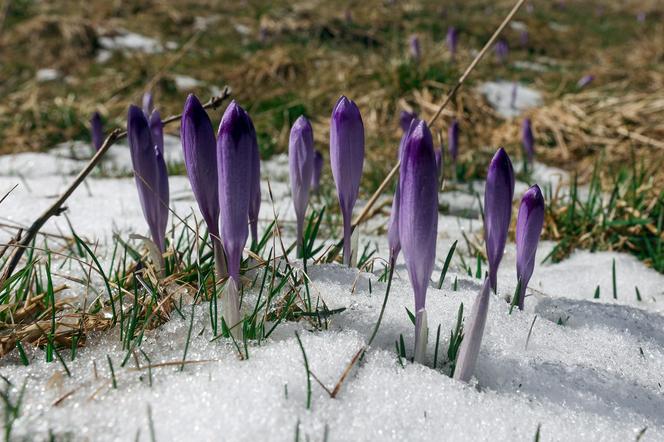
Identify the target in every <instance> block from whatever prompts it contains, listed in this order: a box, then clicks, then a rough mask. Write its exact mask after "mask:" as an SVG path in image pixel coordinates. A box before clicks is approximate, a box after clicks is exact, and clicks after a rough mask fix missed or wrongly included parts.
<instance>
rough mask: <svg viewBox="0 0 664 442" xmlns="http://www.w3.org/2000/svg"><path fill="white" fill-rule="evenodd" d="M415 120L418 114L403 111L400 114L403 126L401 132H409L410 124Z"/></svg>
mask: <svg viewBox="0 0 664 442" xmlns="http://www.w3.org/2000/svg"><path fill="white" fill-rule="evenodd" d="M415 118H417V113H416V112H408V111H405V110H402V111H401V113H400V114H399V125H400V126H401V130H403V131H404V133H406V132H408V129H409V128H410V122H411V121H413V120H414V119H415Z"/></svg>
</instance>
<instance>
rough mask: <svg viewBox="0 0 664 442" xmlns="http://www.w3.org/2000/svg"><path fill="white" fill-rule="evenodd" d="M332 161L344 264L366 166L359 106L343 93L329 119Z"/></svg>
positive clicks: (349, 252) (347, 261)
mask: <svg viewBox="0 0 664 442" xmlns="http://www.w3.org/2000/svg"><path fill="white" fill-rule="evenodd" d="M330 164H331V166H332V176H333V177H334V182H335V184H336V187H337V194H338V196H339V205H340V206H341V213H342V215H343V220H344V264H346V265H350V262H351V246H350V236H351V233H352V232H351V217H352V216H353V207H354V206H355V201H357V194H358V193H359V191H360V179H361V178H362V168H363V167H364V123H362V116H361V115H360V110H359V109H358V108H357V105H356V104H355V103H354V102H353V101H352V100H349V99H348V98H346V97H344V96H342V97H341V98H339V100H338V101H337V104H336V105H335V106H334V110H333V111H332V118H331V119H330Z"/></svg>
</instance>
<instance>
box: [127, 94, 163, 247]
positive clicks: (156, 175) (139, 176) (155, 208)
mask: <svg viewBox="0 0 664 442" xmlns="http://www.w3.org/2000/svg"><path fill="white" fill-rule="evenodd" d="M127 138H128V140H129V150H130V153H131V162H132V166H133V168H134V177H135V179H136V187H137V188H138V197H139V199H140V201H141V208H142V209H143V216H144V217H145V220H146V221H147V223H148V227H149V228H150V235H151V236H152V240H153V241H154V243H155V244H156V245H157V247H158V248H159V250H160V251H161V252H162V253H163V252H164V251H165V248H166V244H165V242H166V241H165V238H166V226H167V223H168V173H167V171H166V163H165V162H164V157H163V155H162V154H161V152H160V151H159V149H157V142H156V140H154V139H153V136H152V132H151V131H150V127H149V126H148V121H147V119H146V118H145V114H144V113H143V111H142V110H141V109H139V108H138V107H136V106H134V105H132V106H129V115H128V116H127Z"/></svg>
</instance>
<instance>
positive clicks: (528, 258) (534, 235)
mask: <svg viewBox="0 0 664 442" xmlns="http://www.w3.org/2000/svg"><path fill="white" fill-rule="evenodd" d="M543 225H544V197H543V196H542V191H541V190H540V188H539V186H538V185H537V184H536V185H534V186H532V187H530V188H529V189H528V190H527V191H526V193H524V194H523V198H522V199H521V205H520V206H519V214H518V215H517V218H516V275H517V280H518V281H519V289H520V291H519V294H518V295H519V308H520V309H521V310H523V305H524V299H525V294H526V288H527V287H528V282H530V277H531V276H532V275H533V269H534V268H535V254H536V253H537V243H538V242H539V238H540V234H541V233H542V226H543Z"/></svg>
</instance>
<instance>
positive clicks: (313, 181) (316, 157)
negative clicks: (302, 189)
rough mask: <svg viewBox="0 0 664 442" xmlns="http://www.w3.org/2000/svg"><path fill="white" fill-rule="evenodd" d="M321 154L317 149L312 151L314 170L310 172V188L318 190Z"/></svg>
mask: <svg viewBox="0 0 664 442" xmlns="http://www.w3.org/2000/svg"><path fill="white" fill-rule="evenodd" d="M323 162H324V161H323V154H322V153H320V152H319V151H315V152H314V170H313V173H312V174H311V190H312V191H314V192H318V189H319V188H320V175H321V173H322V172H323Z"/></svg>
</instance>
